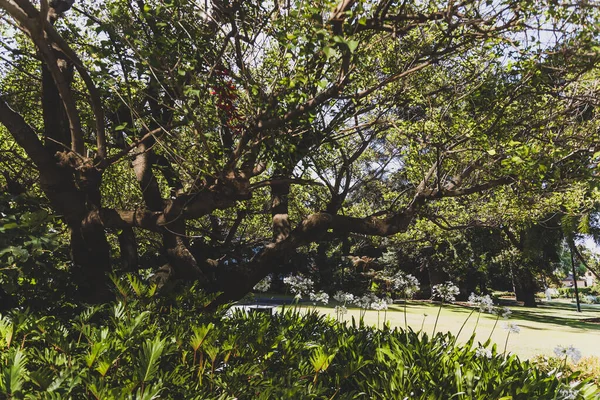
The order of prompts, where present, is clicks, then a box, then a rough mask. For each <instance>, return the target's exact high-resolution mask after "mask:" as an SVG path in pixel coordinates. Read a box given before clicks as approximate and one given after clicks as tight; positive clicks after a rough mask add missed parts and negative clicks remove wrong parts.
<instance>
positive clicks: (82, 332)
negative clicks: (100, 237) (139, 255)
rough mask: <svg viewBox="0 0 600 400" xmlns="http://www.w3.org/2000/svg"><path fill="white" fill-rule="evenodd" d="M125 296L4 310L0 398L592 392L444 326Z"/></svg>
mask: <svg viewBox="0 0 600 400" xmlns="http://www.w3.org/2000/svg"><path fill="white" fill-rule="evenodd" d="M116 283H117V286H118V288H117V290H118V293H119V295H120V297H121V300H120V301H119V302H116V303H112V304H107V305H104V306H102V307H93V308H89V309H87V310H86V311H84V312H82V313H79V314H78V315H75V316H74V317H73V318H72V319H69V320H67V319H60V318H57V317H53V316H48V315H46V316H38V315H35V314H32V313H29V312H27V311H12V312H11V313H9V314H7V315H4V316H2V317H0V377H2V378H1V379H0V398H2V397H3V396H5V397H8V398H31V399H34V398H35V399H46V398H48V399H50V398H56V399H63V398H73V399H93V398H94V399H95V398H97V399H100V398H101V399H129V398H136V399H155V398H164V399H236V398H237V399H309V398H311V399H334V398H335V399H393V398H405V397H410V398H411V399H430V398H432V399H447V398H456V399H466V398H490V399H497V398H501V397H503V396H512V398H513V399H532V398H535V399H554V398H561V396H562V394H561V393H566V392H565V391H566V390H576V391H577V392H578V393H579V394H578V397H577V398H579V399H585V398H590V399H591V398H594V397H593V396H594V395H595V394H597V393H598V391H597V388H596V387H594V386H592V385H591V384H589V383H588V382H586V381H582V382H580V383H577V384H576V385H575V386H574V387H573V388H570V386H569V382H571V381H574V380H575V379H579V376H578V375H577V374H567V375H565V376H563V377H558V376H557V375H553V374H551V373H547V372H545V371H544V370H542V369H539V368H536V367H534V365H533V364H531V363H529V362H527V361H524V362H522V361H520V360H519V359H518V358H517V357H516V356H510V357H504V356H503V355H501V354H498V352H497V350H496V347H495V346H493V347H491V348H485V346H483V347H482V346H479V345H477V346H476V345H474V343H473V340H472V339H471V341H470V342H469V343H468V344H467V345H466V346H456V345H455V341H456V338H455V337H454V336H452V335H450V334H441V333H438V334H437V335H435V336H434V337H429V336H428V335H426V334H424V333H416V332H413V331H409V332H405V331H402V330H398V329H393V330H392V329H389V328H387V327H386V328H385V329H383V330H377V329H374V328H371V327H365V326H363V325H361V324H356V323H354V322H353V323H352V324H340V323H337V322H335V321H334V320H332V319H329V318H327V317H324V316H322V315H319V314H316V313H308V314H307V315H300V314H299V313H298V312H295V311H294V310H293V309H292V310H288V311H286V312H282V313H277V314H275V315H273V316H270V315H265V314H259V313H250V314H246V313H244V312H241V311H238V312H233V313H231V315H226V314H225V313H224V312H223V311H219V312H217V313H215V314H202V315H199V314H198V313H197V310H198V309H200V308H201V307H202V305H204V304H205V302H206V301H208V299H207V297H206V296H203V295H200V294H198V293H197V292H196V291H194V290H190V291H188V292H186V294H184V295H181V296H179V297H178V298H176V299H155V298H154V296H153V294H154V291H155V287H154V286H145V285H143V284H142V283H141V282H140V281H139V280H138V279H136V278H134V277H132V276H129V277H128V278H127V279H126V281H118V280H116Z"/></svg>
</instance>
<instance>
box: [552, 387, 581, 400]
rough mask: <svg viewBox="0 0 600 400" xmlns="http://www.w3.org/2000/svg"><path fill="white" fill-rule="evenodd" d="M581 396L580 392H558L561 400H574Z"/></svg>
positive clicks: (570, 389) (574, 390)
mask: <svg viewBox="0 0 600 400" xmlns="http://www.w3.org/2000/svg"><path fill="white" fill-rule="evenodd" d="M578 395H579V390H576V389H572V388H568V389H560V390H559V391H558V397H557V398H558V399H561V400H573V399H576V398H577V396H578Z"/></svg>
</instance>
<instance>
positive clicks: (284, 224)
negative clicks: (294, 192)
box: [271, 183, 291, 242]
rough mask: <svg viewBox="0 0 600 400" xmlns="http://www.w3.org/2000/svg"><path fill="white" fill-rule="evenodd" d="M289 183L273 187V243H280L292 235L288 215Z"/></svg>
mask: <svg viewBox="0 0 600 400" xmlns="http://www.w3.org/2000/svg"><path fill="white" fill-rule="evenodd" d="M289 194H290V184H289V183H279V184H276V185H272V186H271V217H272V218H273V241H274V242H280V241H282V240H284V239H285V238H287V237H288V235H289V234H290V230H291V228H290V221H289V215H288V195H289Z"/></svg>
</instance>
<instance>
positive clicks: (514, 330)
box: [502, 322, 521, 333]
mask: <svg viewBox="0 0 600 400" xmlns="http://www.w3.org/2000/svg"><path fill="white" fill-rule="evenodd" d="M502 327H503V328H504V329H505V330H507V331H508V332H509V333H519V332H521V328H519V325H517V324H513V323H512V322H510V323H505V324H504V325H503V326H502Z"/></svg>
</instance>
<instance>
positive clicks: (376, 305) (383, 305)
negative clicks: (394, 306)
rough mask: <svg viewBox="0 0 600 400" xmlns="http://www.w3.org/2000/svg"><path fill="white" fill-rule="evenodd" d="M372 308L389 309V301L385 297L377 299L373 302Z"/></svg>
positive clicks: (376, 309) (377, 309) (378, 309)
mask: <svg viewBox="0 0 600 400" xmlns="http://www.w3.org/2000/svg"><path fill="white" fill-rule="evenodd" d="M370 305H371V308H372V309H373V310H375V311H383V310H387V308H388V305H387V302H386V301H385V299H377V300H375V301H372V302H371V304H370Z"/></svg>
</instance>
